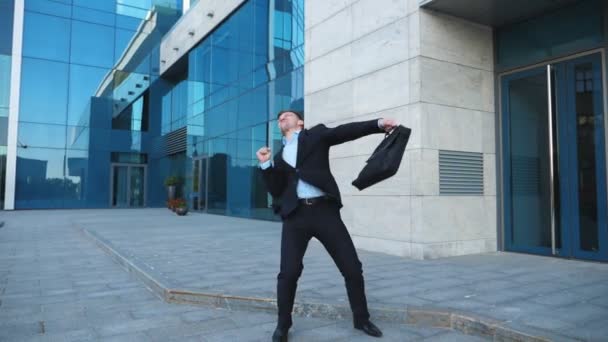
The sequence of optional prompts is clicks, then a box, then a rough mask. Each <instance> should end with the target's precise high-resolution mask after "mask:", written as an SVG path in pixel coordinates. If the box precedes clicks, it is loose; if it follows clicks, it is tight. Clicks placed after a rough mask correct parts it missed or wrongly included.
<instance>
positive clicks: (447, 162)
mask: <svg viewBox="0 0 608 342" xmlns="http://www.w3.org/2000/svg"><path fill="white" fill-rule="evenodd" d="M439 194H440V195H483V154H482V153H475V152H460V151H441V150H440V151H439Z"/></svg>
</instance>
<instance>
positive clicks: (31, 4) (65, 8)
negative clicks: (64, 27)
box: [25, 0, 72, 18]
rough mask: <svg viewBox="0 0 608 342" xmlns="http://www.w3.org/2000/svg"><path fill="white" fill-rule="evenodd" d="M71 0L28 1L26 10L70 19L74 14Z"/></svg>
mask: <svg viewBox="0 0 608 342" xmlns="http://www.w3.org/2000/svg"><path fill="white" fill-rule="evenodd" d="M70 3H71V1H69V0H26V1H25V9H26V10H28V11H33V12H39V13H44V14H51V15H54V16H60V17H64V18H69V17H70V16H71V14H72V6H70Z"/></svg>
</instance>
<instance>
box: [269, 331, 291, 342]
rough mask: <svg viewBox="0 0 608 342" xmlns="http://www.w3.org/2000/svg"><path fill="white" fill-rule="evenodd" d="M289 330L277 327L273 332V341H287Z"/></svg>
mask: <svg viewBox="0 0 608 342" xmlns="http://www.w3.org/2000/svg"><path fill="white" fill-rule="evenodd" d="M288 332H289V330H287V329H281V328H276V329H275V330H274V334H272V342H287V335H288Z"/></svg>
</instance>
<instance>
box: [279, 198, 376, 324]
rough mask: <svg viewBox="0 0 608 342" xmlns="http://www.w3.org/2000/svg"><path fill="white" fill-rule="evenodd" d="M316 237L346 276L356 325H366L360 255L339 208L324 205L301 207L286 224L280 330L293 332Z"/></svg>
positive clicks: (322, 202) (282, 261) (283, 247)
mask: <svg viewBox="0 0 608 342" xmlns="http://www.w3.org/2000/svg"><path fill="white" fill-rule="evenodd" d="M312 237H315V238H317V240H319V241H320V242H321V243H322V244H323V246H324V247H325V249H326V250H327V252H329V255H331V257H332V259H334V262H335V263H336V266H338V269H339V270H340V272H341V273H342V276H344V280H345V283H346V292H347V294H348V300H349V302H350V307H351V310H352V311H353V319H354V322H355V323H359V322H361V323H363V322H366V321H367V320H368V319H369V312H368V310H367V300H366V298H365V287H364V283H363V270H362V267H361V262H360V261H359V257H358V256H357V251H356V250H355V246H354V245H353V242H352V240H351V238H350V235H349V234H348V231H347V230H346V226H345V225H344V223H343V222H342V219H341V217H340V209H339V208H338V205H337V204H336V203H335V202H330V201H320V202H317V203H315V204H313V205H306V204H300V206H299V207H298V208H297V209H296V211H295V212H293V213H292V214H291V215H289V217H288V218H286V219H285V220H284V221H283V232H282V236H281V271H280V272H279V275H278V277H277V279H278V281H277V302H278V307H279V326H280V327H282V328H289V327H291V325H292V320H291V311H292V309H293V302H294V299H295V295H296V287H297V283H298V278H299V277H300V275H301V274H302V270H303V269H304V265H303V264H302V259H303V258H304V253H305V252H306V247H307V246H308V242H309V241H310V239H311V238H312Z"/></svg>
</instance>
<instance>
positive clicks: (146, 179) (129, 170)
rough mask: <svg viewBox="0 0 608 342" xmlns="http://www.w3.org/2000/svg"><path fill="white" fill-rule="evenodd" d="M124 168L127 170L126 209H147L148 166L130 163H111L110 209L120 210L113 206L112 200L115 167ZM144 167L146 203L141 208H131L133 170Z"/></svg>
mask: <svg viewBox="0 0 608 342" xmlns="http://www.w3.org/2000/svg"><path fill="white" fill-rule="evenodd" d="M121 166H124V167H126V168H127V206H126V207H124V208H127V209H129V208H145V207H146V204H147V203H146V202H147V198H146V197H147V196H146V194H147V193H148V165H147V164H130V163H110V208H116V209H119V208H121V207H117V206H115V205H113V203H112V199H113V198H114V167H121ZM134 167H142V168H143V169H144V203H143V205H142V206H141V207H131V191H130V190H131V168H134Z"/></svg>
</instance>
